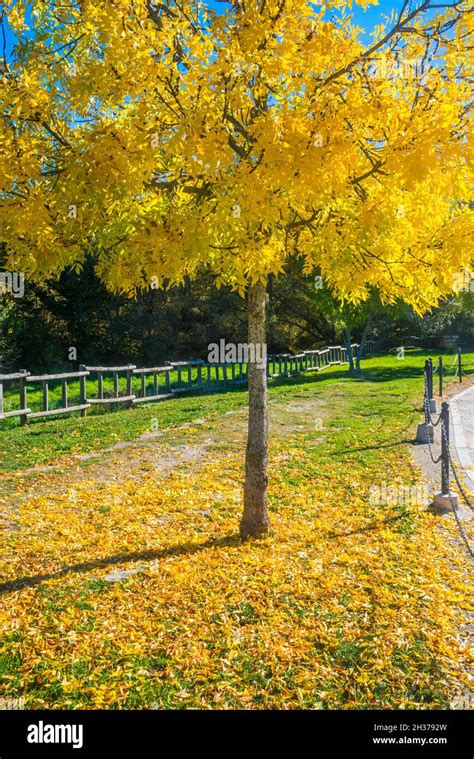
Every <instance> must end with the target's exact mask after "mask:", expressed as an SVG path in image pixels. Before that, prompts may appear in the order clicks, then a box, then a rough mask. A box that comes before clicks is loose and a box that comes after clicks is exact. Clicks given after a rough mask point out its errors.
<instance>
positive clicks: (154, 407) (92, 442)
mask: <svg viewBox="0 0 474 759" xmlns="http://www.w3.org/2000/svg"><path fill="white" fill-rule="evenodd" d="M429 355H430V352H429V351H426V350H425V351H423V350H414V351H406V353H405V359H404V360H403V361H401V360H398V359H397V358H396V356H395V355H393V354H392V355H388V356H383V357H382V356H375V357H372V358H367V359H365V360H364V361H363V379H362V380H358V381H355V380H353V379H351V378H350V377H349V376H348V372H347V365H342V366H332V367H328V368H327V369H324V370H323V371H322V372H320V373H316V372H308V373H305V374H303V375H299V376H297V377H294V378H282V379H278V380H273V381H272V382H271V383H270V390H269V397H270V399H272V398H278V397H284V396H285V395H286V394H288V395H293V394H294V393H295V390H296V389H297V388H301V390H302V391H303V390H304V388H305V387H307V386H308V385H310V386H313V385H316V386H317V387H320V388H321V392H323V390H326V389H327V387H328V385H331V384H334V385H336V386H338V384H339V383H343V384H344V383H349V384H350V387H351V398H352V399H353V400H352V401H351V404H352V405H351V410H352V413H347V411H345V413H344V419H343V420H333V421H332V422H331V424H332V425H333V426H334V427H337V426H338V425H339V424H343V429H342V430H341V435H340V438H339V439H340V442H341V444H344V445H346V444H349V445H351V444H356V443H357V427H358V425H359V415H362V416H364V415H368V419H369V420H370V415H372V417H373V430H374V432H375V431H376V430H377V429H378V428H379V427H380V425H381V417H380V411H381V410H383V413H384V417H385V416H386V415H388V416H390V415H395V416H396V415H397V414H399V413H400V408H399V404H400V403H403V402H406V403H407V404H408V406H410V404H411V405H412V406H413V404H414V403H416V404H417V406H416V407H417V408H418V406H420V405H421V398H422V392H423V390H422V388H423V376H422V372H423V365H424V361H425V359H426V358H427V357H428V356H429ZM436 355H437V354H436ZM454 360H455V356H454V355H453V354H445V366H446V369H447V370H448V371H449V374H447V376H446V380H447V381H457V380H455V379H454V368H453V366H452V364H453V362H454ZM463 360H464V363H465V365H466V370H465V372H466V375H469V374H472V373H474V353H466V354H465V355H464V359H463ZM174 379H175V378H173V381H174ZM371 383H377V384H378V391H377V399H378V403H377V399H375V398H372V399H371V404H370V406H369V407H368V406H367V403H366V396H367V392H368V390H370V385H371ZM89 385H90V387H88V392H90V394H91V397H92V396H94V395H95V394H96V392H97V387H96V383H92V382H91V383H89ZM105 386H106V382H105V381H104V389H105ZM107 387H108V389H109V390H111V384H110V382H109V384H108V385H107ZM436 387H437V385H436ZM121 392H124V388H121ZM60 394H61V389H60V387H59V386H58V385H56V386H54V385H53V383H52V384H51V399H52V402H51V408H52V407H53V405H54V402H56V403H58V402H59V401H60ZM30 397H31V404H32V406H33V407H34V408H39V403H40V397H41V390H40V389H38V390H37V391H36V394H34V393H31V396H30V395H29V398H30ZM73 397H74V396H73V394H72V393H71V395H70V398H71V400H70V402H71V403H72V400H73ZM6 399H7V400H8V402H9V403H10V404H11V403H12V393H11V392H10V393H7V394H6ZM246 402H247V393H246V389H245V387H242V386H241V387H240V388H237V389H231V390H227V391H221V392H214V393H204V394H201V395H198V394H197V393H193V394H190V395H187V396H179V397H176V398H172V399H169V400H165V401H160V402H157V403H150V404H146V403H144V404H142V405H140V406H137V407H134V408H132V409H124V408H120V407H117V406H116V407H114V408H113V409H110V408H104V407H101V408H98V407H94V408H93V409H91V410H90V411H89V412H88V416H87V417H86V418H80V417H79V415H78V414H74V415H70V416H61V417H55V418H53V419H50V420H45V419H38V420H32V421H31V422H30V423H29V424H28V425H27V426H25V427H20V423H19V420H18V419H9V420H5V421H3V422H0V471H15V470H18V469H24V468H29V467H34V466H38V465H47V464H49V463H52V462H57V461H58V458H60V457H61V456H67V455H71V454H82V453H88V452H91V451H101V450H103V449H104V448H107V447H109V446H111V445H113V444H114V443H117V442H121V441H131V440H135V439H136V438H137V437H139V436H140V435H141V434H143V433H147V432H150V431H156V430H157V429H159V430H166V429H169V428H171V427H173V426H176V425H180V424H183V423H186V422H192V421H194V420H196V419H198V418H200V417H209V416H211V417H212V416H213V415H220V414H223V413H225V412H226V411H231V410H233V409H237V408H240V407H242V406H243V405H245V404H246ZM374 404H375V405H374ZM7 408H8V406H6V410H7ZM405 410H406V409H405ZM410 423H411V420H410ZM407 434H408V426H407ZM367 457H368V459H369V463H370V460H375V459H376V457H377V451H376V450H374V451H373V452H372V454H370V453H368V454H367Z"/></svg>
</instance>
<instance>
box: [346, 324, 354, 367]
mask: <svg viewBox="0 0 474 759" xmlns="http://www.w3.org/2000/svg"><path fill="white" fill-rule="evenodd" d="M351 342H352V335H351V330H350V327H346V328H345V330H344V343H345V345H346V354H347V360H348V362H349V374H355V368H354V356H353V355H352V347H351Z"/></svg>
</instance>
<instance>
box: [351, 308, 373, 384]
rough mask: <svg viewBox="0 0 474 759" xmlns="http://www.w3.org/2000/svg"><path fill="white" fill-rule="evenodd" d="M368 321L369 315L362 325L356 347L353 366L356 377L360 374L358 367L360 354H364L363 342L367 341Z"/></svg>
mask: <svg viewBox="0 0 474 759" xmlns="http://www.w3.org/2000/svg"><path fill="white" fill-rule="evenodd" d="M370 321H371V318H370V315H369V316H368V317H367V321H366V322H365V325H364V330H363V332H362V337H361V338H360V343H359V347H358V348H357V356H356V366H355V373H356V376H357V377H360V375H361V374H362V369H361V367H360V361H361V358H362V356H363V354H364V348H365V343H366V341H367V333H368V331H369V326H370Z"/></svg>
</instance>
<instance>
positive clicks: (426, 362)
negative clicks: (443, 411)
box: [423, 359, 430, 424]
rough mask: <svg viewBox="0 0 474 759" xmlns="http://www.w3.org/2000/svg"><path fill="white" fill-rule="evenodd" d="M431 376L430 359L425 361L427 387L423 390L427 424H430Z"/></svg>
mask: <svg viewBox="0 0 474 759" xmlns="http://www.w3.org/2000/svg"><path fill="white" fill-rule="evenodd" d="M429 375H430V362H429V360H428V359H426V361H425V386H424V388H423V411H424V414H425V423H426V424H429V421H430V416H429Z"/></svg>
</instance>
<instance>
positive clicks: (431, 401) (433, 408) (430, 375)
mask: <svg viewBox="0 0 474 759" xmlns="http://www.w3.org/2000/svg"><path fill="white" fill-rule="evenodd" d="M427 384H428V404H429V409H430V412H431V413H432V414H436V400H435V399H434V397H433V359H432V358H431V356H430V357H429V359H428V383H427Z"/></svg>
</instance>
